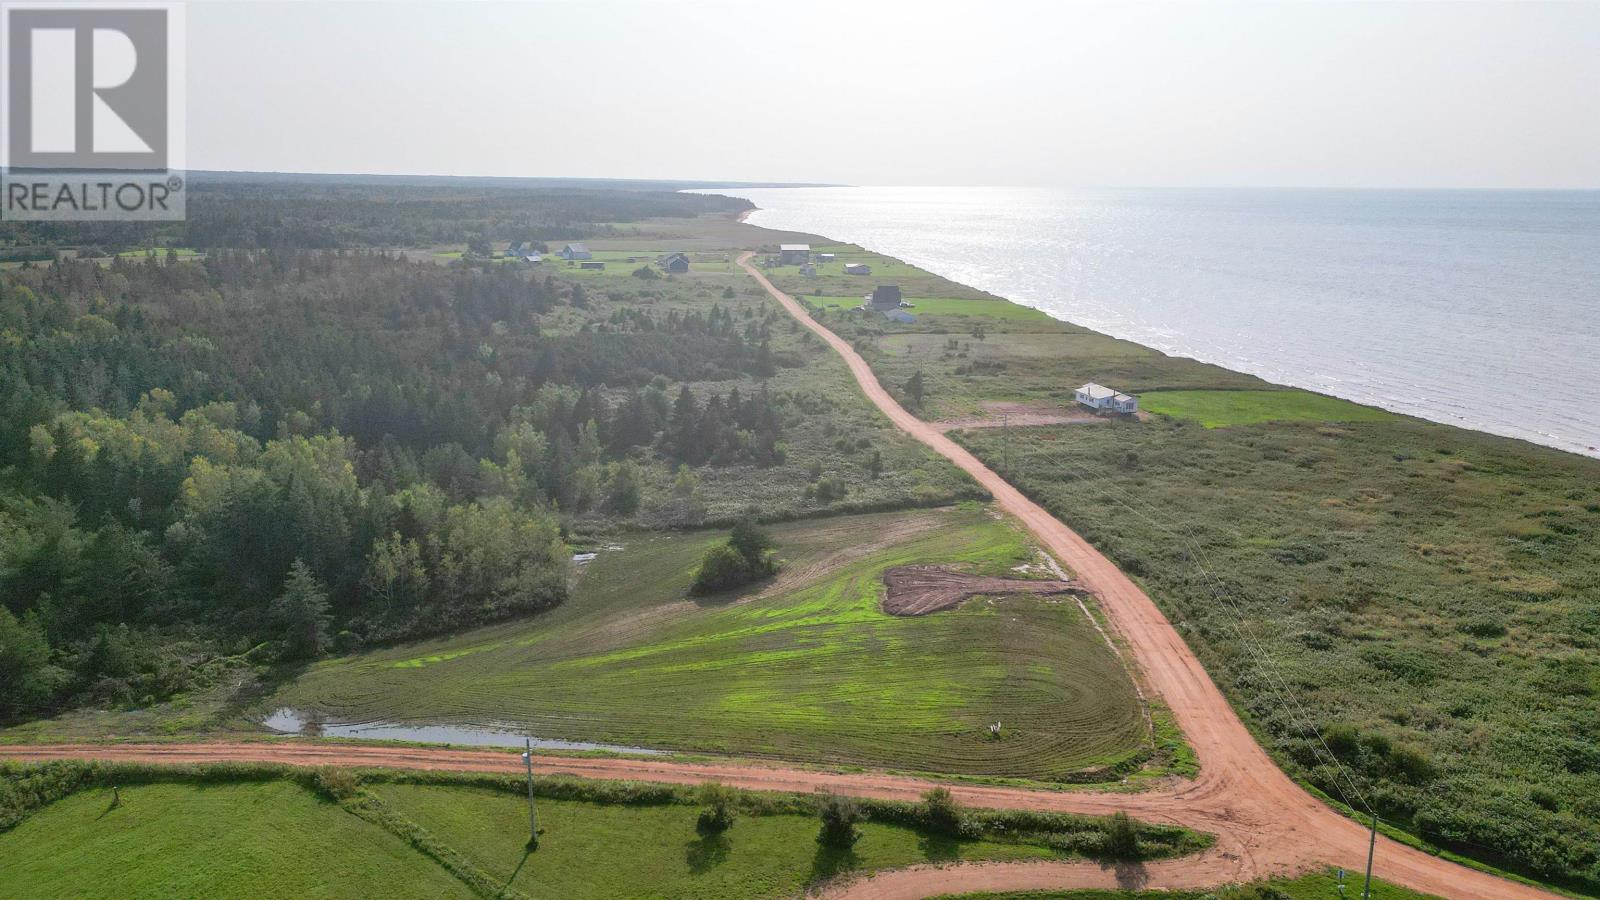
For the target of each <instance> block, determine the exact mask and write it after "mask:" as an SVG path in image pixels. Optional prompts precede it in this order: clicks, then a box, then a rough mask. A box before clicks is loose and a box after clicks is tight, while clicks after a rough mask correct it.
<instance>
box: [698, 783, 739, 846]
mask: <svg viewBox="0 0 1600 900" xmlns="http://www.w3.org/2000/svg"><path fill="white" fill-rule="evenodd" d="M736 798H737V795H736V794H735V793H734V792H733V791H732V790H730V789H729V788H728V787H727V786H726V785H723V784H720V783H718V782H715V781H708V782H706V783H705V784H702V785H700V802H701V803H703V804H705V809H702V810H701V811H700V819H699V821H698V822H697V823H696V824H695V829H696V830H697V831H699V832H700V833H701V834H715V833H718V832H722V831H727V830H728V829H729V828H730V827H732V825H733V804H734V801H735V800H736Z"/></svg>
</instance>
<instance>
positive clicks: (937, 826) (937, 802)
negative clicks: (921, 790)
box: [922, 787, 963, 835]
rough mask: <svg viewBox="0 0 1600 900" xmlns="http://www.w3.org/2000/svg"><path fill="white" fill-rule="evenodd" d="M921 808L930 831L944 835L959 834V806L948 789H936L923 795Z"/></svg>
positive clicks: (960, 815) (960, 812) (960, 811)
mask: <svg viewBox="0 0 1600 900" xmlns="http://www.w3.org/2000/svg"><path fill="white" fill-rule="evenodd" d="M922 808H923V814H924V815H925V816H926V817H927V824H928V827H929V828H930V829H932V830H934V831H937V832H939V833H940V834H946V835H957V834H960V833H961V820H962V816H963V813H962V810H961V804H959V803H957V802H956V798H955V797H954V796H953V795H951V793H950V790H949V789H948V788H942V787H937V788H934V789H933V790H931V791H929V792H927V793H926V794H923V795H922Z"/></svg>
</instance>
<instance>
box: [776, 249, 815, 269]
mask: <svg viewBox="0 0 1600 900" xmlns="http://www.w3.org/2000/svg"><path fill="white" fill-rule="evenodd" d="M808 262H811V245H810V244H779V245H778V265H780V266H798V265H803V264H805V263H808Z"/></svg>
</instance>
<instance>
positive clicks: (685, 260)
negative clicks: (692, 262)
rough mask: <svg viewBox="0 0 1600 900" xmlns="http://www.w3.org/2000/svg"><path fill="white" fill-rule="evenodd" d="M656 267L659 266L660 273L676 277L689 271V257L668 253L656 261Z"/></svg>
mask: <svg viewBox="0 0 1600 900" xmlns="http://www.w3.org/2000/svg"><path fill="white" fill-rule="evenodd" d="M656 265H658V266H660V267H661V269H662V271H665V272H671V273H672V274H674V275H677V274H681V273H683V272H687V271H689V257H688V255H687V254H683V253H668V254H667V255H666V256H663V257H661V258H660V259H658V260H656Z"/></svg>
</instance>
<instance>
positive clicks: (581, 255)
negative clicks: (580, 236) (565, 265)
mask: <svg viewBox="0 0 1600 900" xmlns="http://www.w3.org/2000/svg"><path fill="white" fill-rule="evenodd" d="M561 258H562V259H594V254H593V253H590V252H589V248H588V247H585V246H584V245H583V244H568V245H566V246H565V247H562V248H561Z"/></svg>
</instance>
